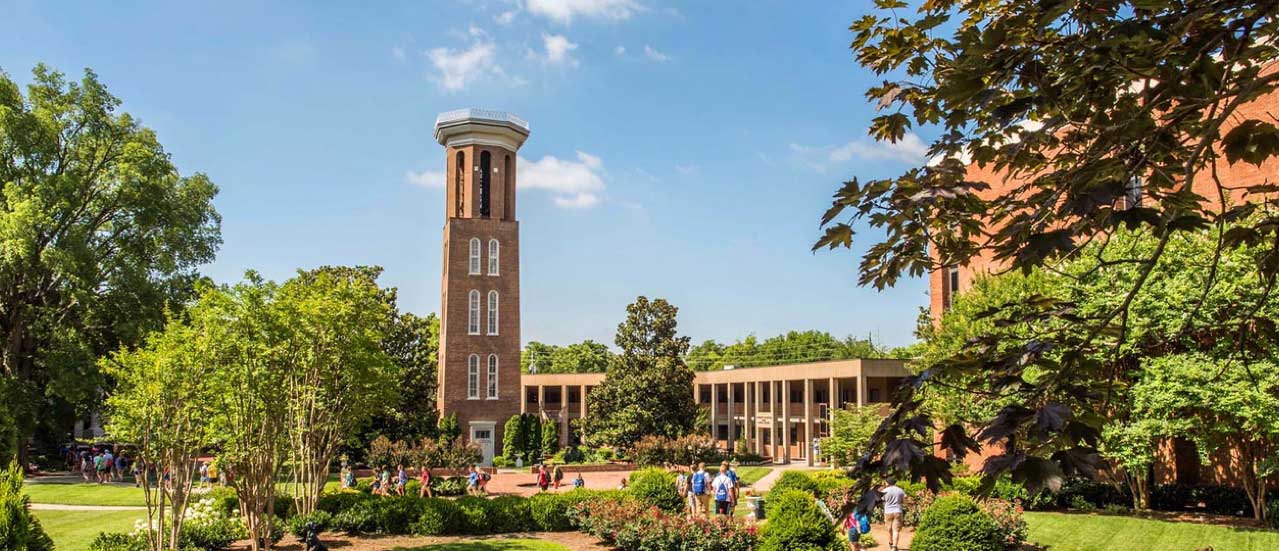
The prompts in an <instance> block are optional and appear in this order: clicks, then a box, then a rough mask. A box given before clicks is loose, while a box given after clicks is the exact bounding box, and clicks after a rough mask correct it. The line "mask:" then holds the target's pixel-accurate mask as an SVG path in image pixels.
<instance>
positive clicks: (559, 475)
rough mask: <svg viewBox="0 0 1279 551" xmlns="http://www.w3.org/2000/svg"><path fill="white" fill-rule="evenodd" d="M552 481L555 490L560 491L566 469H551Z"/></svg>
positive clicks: (556, 466) (556, 467)
mask: <svg viewBox="0 0 1279 551" xmlns="http://www.w3.org/2000/svg"><path fill="white" fill-rule="evenodd" d="M551 480H552V481H553V482H554V484H555V489H556V490H558V489H560V483H561V482H562V481H563V480H564V469H561V468H560V466H559V465H554V466H553V467H552V468H551Z"/></svg>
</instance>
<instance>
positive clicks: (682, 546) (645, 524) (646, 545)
mask: <svg viewBox="0 0 1279 551" xmlns="http://www.w3.org/2000/svg"><path fill="white" fill-rule="evenodd" d="M570 493H571V492H570ZM569 516H570V517H571V518H572V519H573V524H574V525H575V526H577V527H578V529H579V530H581V531H583V532H585V533H587V534H590V535H592V536H595V537H596V538H598V539H600V540H602V541H604V543H606V544H607V545H609V546H612V547H614V548H616V549H618V550H619V551H652V550H667V549H670V550H676V549H678V550H683V551H750V550H751V549H756V548H757V546H758V542H759V539H758V537H757V536H756V533H755V529H754V527H753V526H747V525H745V524H743V523H742V522H741V521H739V520H737V519H734V518H727V517H715V518H713V519H709V520H708V519H691V520H690V519H688V518H685V517H684V515H681V514H674V515H672V514H668V513H665V512H663V511H662V510H660V509H657V508H655V507H650V506H648V505H645V504H643V503H641V502H639V501H638V500H634V499H628V498H627V497H626V496H624V495H618V494H608V493H600V494H596V495H594V496H592V497H590V498H589V499H585V500H582V501H581V502H579V503H577V504H575V505H573V507H572V509H571V510H570V513H569Z"/></svg>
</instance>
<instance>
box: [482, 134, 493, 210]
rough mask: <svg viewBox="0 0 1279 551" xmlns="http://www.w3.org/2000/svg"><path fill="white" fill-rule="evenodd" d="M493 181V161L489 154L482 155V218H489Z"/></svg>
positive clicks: (483, 153)
mask: <svg viewBox="0 0 1279 551" xmlns="http://www.w3.org/2000/svg"><path fill="white" fill-rule="evenodd" d="M492 179H493V160H492V156H491V155H489V152H487V151H484V152H482V153H480V217H481V218H488V217H489V196H490V195H491V194H490V193H489V189H490V186H489V183H490V182H492Z"/></svg>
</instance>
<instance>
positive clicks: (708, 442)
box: [631, 434, 724, 466]
mask: <svg viewBox="0 0 1279 551" xmlns="http://www.w3.org/2000/svg"><path fill="white" fill-rule="evenodd" d="M723 457H724V455H723V453H721V452H720V451H719V448H718V447H716V445H715V441H714V440H713V439H711V438H710V437H709V436H699V435H696V434H690V435H688V436H681V437H679V438H667V437H664V436H645V437H644V438H641V439H640V440H639V441H638V442H636V443H635V446H634V448H632V449H631V459H632V460H634V461H635V463H637V464H639V465H652V466H662V465H672V464H679V465H691V464H693V463H714V462H717V461H719V460H720V459H722V458H723Z"/></svg>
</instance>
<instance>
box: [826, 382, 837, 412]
mask: <svg viewBox="0 0 1279 551" xmlns="http://www.w3.org/2000/svg"><path fill="white" fill-rule="evenodd" d="M838 387H839V384H838V383H837V382H836V381H835V378H834V377H831V378H830V400H829V401H830V404H829V405H827V407H826V422H827V423H831V422H834V421H835V410H837V409H839V388H838Z"/></svg>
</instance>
